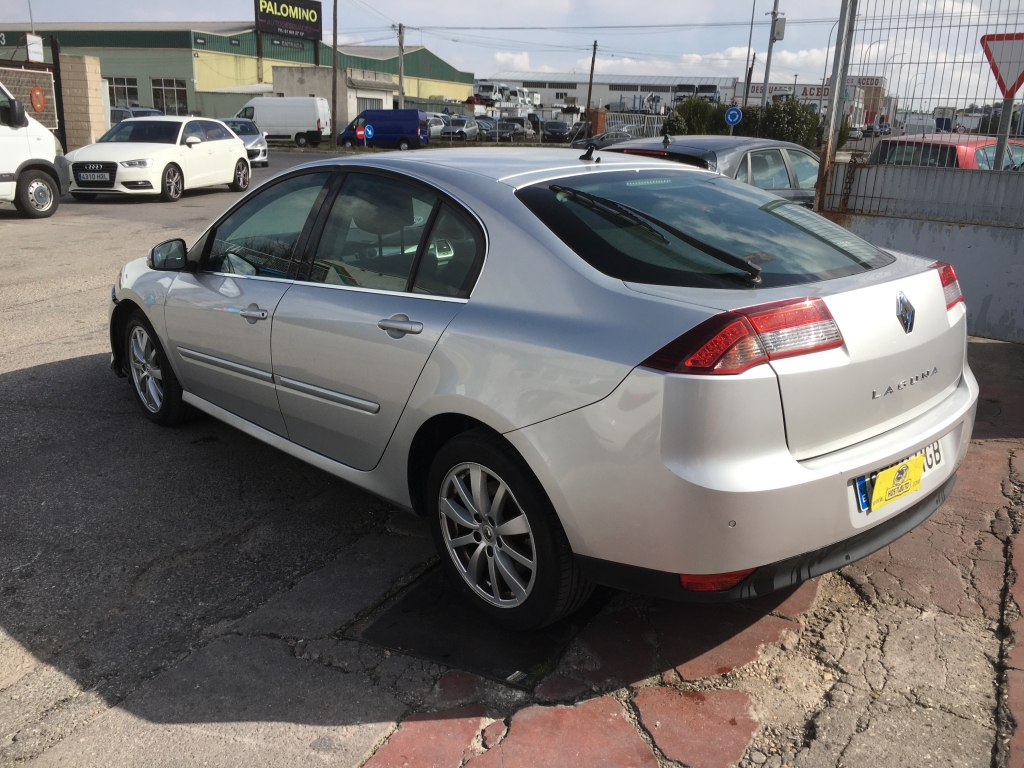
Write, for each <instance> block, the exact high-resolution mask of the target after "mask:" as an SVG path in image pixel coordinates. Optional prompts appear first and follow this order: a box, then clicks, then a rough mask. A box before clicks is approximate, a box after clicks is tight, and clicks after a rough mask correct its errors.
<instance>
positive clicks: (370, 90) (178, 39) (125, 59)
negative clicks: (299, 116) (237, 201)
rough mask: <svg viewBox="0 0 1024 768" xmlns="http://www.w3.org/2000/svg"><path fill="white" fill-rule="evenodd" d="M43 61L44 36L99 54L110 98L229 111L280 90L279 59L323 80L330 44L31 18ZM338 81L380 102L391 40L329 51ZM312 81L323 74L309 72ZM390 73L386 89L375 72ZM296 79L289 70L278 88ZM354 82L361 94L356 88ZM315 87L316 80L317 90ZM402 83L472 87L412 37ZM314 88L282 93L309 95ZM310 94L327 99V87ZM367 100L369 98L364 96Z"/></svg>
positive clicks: (426, 92)
mask: <svg viewBox="0 0 1024 768" xmlns="http://www.w3.org/2000/svg"><path fill="white" fill-rule="evenodd" d="M35 29H36V33H37V34H39V35H41V36H42V37H43V38H44V41H45V42H46V43H47V46H46V60H47V61H50V49H49V45H48V43H49V39H50V36H51V35H54V36H56V38H57V39H58V40H59V41H60V44H61V51H62V53H65V54H71V55H77V56H95V57H97V58H98V59H99V60H100V69H101V72H102V77H103V78H104V79H106V80H107V81H108V83H109V86H108V88H109V96H110V103H111V105H116V104H120V105H137V106H144V107H156V108H157V109H161V110H163V111H164V112H165V113H166V114H169V115H185V114H193V115H207V116H211V117H225V116H229V115H234V114H235V113H236V112H237V111H238V110H239V109H240V108H241V106H242V105H243V104H245V102H247V101H248V100H249V99H251V98H253V97H254V96H273V95H279V94H280V95H283V93H284V90H283V89H280V88H275V83H274V77H275V75H274V72H275V71H278V72H280V71H283V68H308V69H310V70H316V69H321V70H325V71H326V73H327V78H328V80H329V79H330V64H331V47H330V46H329V45H325V44H324V43H322V42H319V41H313V40H304V39H297V38H292V37H285V36H281V35H273V34H269V33H266V32H264V33H262V40H261V42H262V51H263V57H262V58H257V55H256V53H257V39H256V31H255V25H254V23H253V22H251V21H250V22H192V23H189V22H181V23H177V22H174V23H162V22H132V23H115V22H90V23H78V24H36V25H35ZM27 31H29V25H27V24H7V25H5V24H4V23H3V22H0V58H11V57H12V56H13V57H14V58H16V59H17V58H22V59H23V58H24V57H25V53H24V50H25V49H24V47H23V46H22V47H21V49H20V51H19V50H18V45H19V41H20V40H21V39H22V36H23V35H24V34H25V32H27ZM338 67H339V68H342V69H345V70H348V72H347V73H339V74H340V75H341V76H340V77H339V80H340V81H341V80H344V81H345V83H346V85H351V90H352V92H353V93H354V100H353V103H358V101H356V100H358V99H359V98H367V99H373V100H378V99H379V100H380V101H381V104H382V106H385V107H390V106H391V105H392V104H393V102H394V100H395V99H397V97H398V47H397V46H358V45H343V46H340V47H339V51H338ZM310 78H311V79H315V80H316V81H317V82H322V80H323V76H322V75H321V74H319V73H317V72H315V71H314V72H311V73H310ZM388 78H390V79H391V81H392V83H393V85H392V86H391V88H390V94H391V95H390V98H389V97H388V95H387V94H388V90H387V89H381V87H380V83H381V81H382V80H387V79H388ZM297 79H304V78H289V79H288V83H287V86H288V90H289V91H291V90H292V89H293V88H294V87H295V86H296V81H297ZM360 85H366V86H367V89H366V90H367V93H366V94H365V95H364V94H362V93H360V92H359V91H360V88H359V86H360ZM318 90H322V89H318ZM405 92H406V94H408V95H409V96H410V97H412V98H413V99H418V98H422V99H428V98H432V97H436V98H442V97H446V98H450V99H454V100H457V101H464V100H465V99H467V98H469V97H470V96H471V95H472V93H473V74H472V73H471V72H461V71H459V70H457V69H455V67H453V66H451V65H450V64H448V63H447V62H446V61H444V60H443V59H441V58H439V57H438V56H436V55H435V54H433V53H431V52H430V51H429V50H428V49H427V48H424V47H422V46H419V47H409V48H407V49H406V52H405ZM311 93H314V91H308V92H305V93H298V94H293V93H289V95H303V96H305V95H310V94H311ZM316 95H318V96H324V97H325V98H328V99H329V98H330V92H329V91H328V92H327V93H322V92H317V93H316ZM347 95H348V92H347V91H346V99H344V100H341V99H339V107H340V109H339V116H338V122H339V124H340V123H342V121H343V120H347V111H348V109H347V104H348V101H349V100H348V98H347ZM374 103H376V101H374Z"/></svg>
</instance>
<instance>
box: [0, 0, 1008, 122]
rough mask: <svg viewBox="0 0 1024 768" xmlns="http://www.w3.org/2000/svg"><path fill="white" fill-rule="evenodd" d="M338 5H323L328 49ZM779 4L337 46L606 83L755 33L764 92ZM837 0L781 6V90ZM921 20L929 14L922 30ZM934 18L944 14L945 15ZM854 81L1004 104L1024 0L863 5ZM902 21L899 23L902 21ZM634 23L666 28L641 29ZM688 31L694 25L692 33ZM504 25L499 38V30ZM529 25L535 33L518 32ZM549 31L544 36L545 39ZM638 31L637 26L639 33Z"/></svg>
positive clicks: (468, 13)
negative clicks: (998, 79)
mask: <svg viewBox="0 0 1024 768" xmlns="http://www.w3.org/2000/svg"><path fill="white" fill-rule="evenodd" d="M332 1H333V0H325V2H324V7H323V17H324V18H323V21H324V32H325V36H324V40H325V42H330V36H331V24H332ZM29 2H31V3H32V11H33V14H34V17H35V20H36V21H37V22H48V23H59V22H71V21H96V22H103V21H192V22H197V24H201V23H202V22H203V21H243V22H245V21H249V22H251V21H252V19H253V15H254V9H253V0H172V2H166V3H158V2H152V1H149V2H146V1H145V0H144V1H143V2H140V1H139V0H0V29H2V26H3V23H4V22H27V21H28V20H29V5H28V4H29ZM772 2H773V0H717V2H706V1H705V2H701V1H700V0H686V1H685V2H683V1H681V0H632V2H631V1H630V0H515V2H506V3H499V2H493V0H435V1H434V2H423V0H376V2H375V1H374V0H338V40H339V42H342V43H346V42H347V43H366V44H376V45H388V44H395V43H396V42H397V39H396V30H395V27H396V26H397V23H398V22H401V23H403V24H404V25H405V26H406V28H407V32H406V43H407V44H408V45H420V44H422V45H425V46H427V47H428V48H430V49H431V50H432V51H433V52H434V53H436V54H437V55H439V56H440V57H441V58H443V59H444V60H446V61H448V62H449V63H451V64H452V65H454V66H455V67H457V68H459V69H461V70H463V71H469V72H473V73H474V75H475V76H476V77H477V78H486V77H489V76H490V75H492V74H494V73H496V72H499V71H501V70H511V69H515V70H528V71H535V72H570V71H575V72H587V71H588V70H589V68H590V55H591V46H592V44H593V42H594V41H595V40H596V41H597V46H598V47H597V57H596V63H595V69H596V71H597V72H599V73H602V74H622V75H629V74H664V75H684V76H719V77H738V78H741V79H742V78H743V76H744V74H745V72H744V69H745V61H746V58H747V43H748V39H749V35H750V30H751V27H750V22H751V15H752V14H753V19H754V22H755V26H754V28H753V50H754V51H756V53H757V56H756V65H755V67H754V77H753V79H754V82H755V83H760V82H763V80H764V61H765V52H766V51H767V45H768V30H769V27H768V19H769V14H770V11H771V9H772ZM840 7H841V0H781V2H780V8H779V10H780V12H781V13H782V14H783V15H785V17H786V19H787V26H786V33H785V38H784V39H783V40H782V41H779V42H777V43H776V44H775V48H774V52H773V59H772V77H771V80H772V82H773V83H792V82H793V79H794V77H796V79H797V81H798V82H799V83H802V84H804V85H812V84H816V83H821V82H822V78H823V77H824V76H825V75H826V74H830V73H831V67H832V54H833V51H834V44H835V36H834V32H833V31H834V29H835V26H834V24H835V21H836V20H837V19H838V16H839V11H840ZM920 14H925V15H926V16H927V15H929V14H930V16H929V19H930V20H929V21H925V22H924V23H922V20H921V19H922V17H921V15H920ZM936 14H938V15H936ZM859 16H860V19H861V20H860V21H859V22H858V30H859V34H858V37H857V38H856V40H855V45H854V49H853V50H854V57H853V61H854V66H853V67H852V68H851V73H856V74H862V75H882V76H884V77H886V78H888V80H889V83H890V85H891V86H892V87H891V89H890V90H891V91H893V92H898V93H899V94H900V97H901V99H902V100H903V101H904V102H907V101H909V99H910V98H911V97H913V98H915V99H919V100H922V106H924V105H925V104H926V103H928V104H930V103H946V102H956V103H959V102H961V101H977V102H978V103H983V102H985V101H992V100H993V99H995V98H996V97H997V95H998V94H997V93H996V86H995V80H994V78H993V77H992V76H991V71H990V70H989V66H988V63H987V61H986V60H985V58H984V55H983V54H982V51H981V47H980V43H979V39H980V36H981V35H982V34H985V33H986V32H1004V31H1017V30H1020V29H1024V0H859ZM900 19H902V21H900ZM637 25H658V26H656V27H654V28H636V26H637ZM686 25H688V26H686ZM498 27H501V28H502V29H498ZM508 27H532V28H533V29H508ZM537 27H545V28H548V29H537ZM631 27H632V28H631Z"/></svg>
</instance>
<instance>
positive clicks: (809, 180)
mask: <svg viewBox="0 0 1024 768" xmlns="http://www.w3.org/2000/svg"><path fill="white" fill-rule="evenodd" d="M789 162H790V163H791V164H792V165H793V173H795V174H796V185H797V186H798V187H800V189H814V185H815V184H817V183H818V161H817V159H816V158H814V157H812V156H811V155H808V154H807V153H806V152H797V151H796V150H795V149H791V150H789Z"/></svg>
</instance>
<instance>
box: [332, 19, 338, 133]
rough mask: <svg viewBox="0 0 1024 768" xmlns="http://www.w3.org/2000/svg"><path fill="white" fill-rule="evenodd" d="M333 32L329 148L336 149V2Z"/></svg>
mask: <svg viewBox="0 0 1024 768" xmlns="http://www.w3.org/2000/svg"><path fill="white" fill-rule="evenodd" d="M333 23H334V30H333V32H332V33H331V34H332V36H331V146H332V147H334V148H335V149H337V148H338V129H337V125H338V0H334V19H333Z"/></svg>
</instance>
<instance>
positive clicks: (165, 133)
mask: <svg viewBox="0 0 1024 768" xmlns="http://www.w3.org/2000/svg"><path fill="white" fill-rule="evenodd" d="M180 130H181V123H179V122H177V121H176V120H127V121H125V122H121V123H118V124H117V125H115V126H114V127H113V128H111V129H110V130H109V131H107V132H106V133H105V134H103V135H102V136H101V137H100V142H101V143H102V142H108V141H113V142H120V141H129V142H133V143H135V144H140V143H141V144H173V143H174V142H176V141H177V140H178V131H180Z"/></svg>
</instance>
